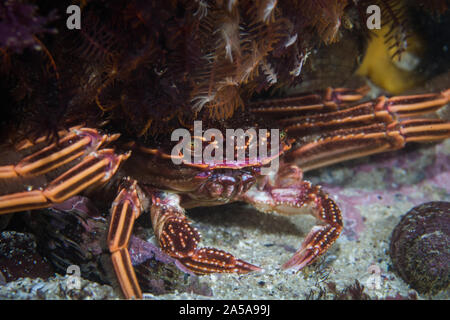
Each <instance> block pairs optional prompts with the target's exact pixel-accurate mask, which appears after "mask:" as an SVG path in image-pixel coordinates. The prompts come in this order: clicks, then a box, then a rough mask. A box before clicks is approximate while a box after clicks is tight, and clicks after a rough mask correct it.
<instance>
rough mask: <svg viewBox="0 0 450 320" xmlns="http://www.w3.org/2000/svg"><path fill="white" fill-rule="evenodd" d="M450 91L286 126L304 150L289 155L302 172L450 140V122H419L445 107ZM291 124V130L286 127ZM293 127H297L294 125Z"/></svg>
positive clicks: (307, 118)
mask: <svg viewBox="0 0 450 320" xmlns="http://www.w3.org/2000/svg"><path fill="white" fill-rule="evenodd" d="M449 100H450V90H447V91H444V92H442V93H439V94H425V95H416V96H401V97H393V98H389V99H387V98H385V97H380V98H378V99H377V100H374V101H371V102H367V103H364V104H360V105H358V106H355V107H351V108H348V109H345V110H341V111H337V112H332V113H327V114H318V115H312V116H303V117H300V118H297V119H295V118H292V119H290V120H285V122H286V123H285V124H284V125H287V131H288V133H290V134H292V135H294V136H297V137H299V142H300V147H298V148H297V149H296V150H294V151H293V152H291V153H290V154H289V155H288V158H289V160H290V161H295V163H296V164H297V165H299V166H300V167H301V168H302V170H303V171H308V170H311V169H315V168H319V167H323V166H326V165H330V164H332V163H336V162H340V161H344V160H349V159H354V158H358V157H363V156H367V155H371V154H375V153H380V152H385V151H393V150H397V149H400V148H403V147H404V145H405V144H406V143H408V142H413V141H414V142H427V141H436V140H442V139H446V138H449V137H450V122H448V121H445V120H441V119H430V118H416V117H417V116H420V115H422V114H426V113H429V112H432V111H436V110H437V109H439V108H441V107H442V106H444V105H445V104H446V103H448V102H449ZM289 121H292V123H291V124H289V125H288V124H287V122H289ZM294 123H295V124H294Z"/></svg>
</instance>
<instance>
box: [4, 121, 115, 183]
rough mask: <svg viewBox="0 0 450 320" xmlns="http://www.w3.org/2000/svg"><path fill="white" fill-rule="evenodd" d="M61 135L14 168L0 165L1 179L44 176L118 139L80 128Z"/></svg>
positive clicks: (26, 143) (22, 145)
mask: <svg viewBox="0 0 450 320" xmlns="http://www.w3.org/2000/svg"><path fill="white" fill-rule="evenodd" d="M61 134H62V135H63V136H62V137H61V138H60V139H59V140H58V141H57V142H54V143H52V144H50V145H49V146H46V147H44V148H42V149H41V150H39V151H37V152H35V153H33V154H31V155H29V156H27V157H25V158H24V159H22V160H21V161H20V162H19V163H17V164H16V165H8V166H0V179H8V178H17V177H30V176H37V175H42V174H45V173H47V172H50V171H52V170H55V169H57V168H59V167H61V166H63V165H64V164H67V163H69V162H71V161H73V160H75V159H77V158H80V157H81V156H83V155H85V154H88V153H90V152H94V151H96V150H98V149H99V148H100V147H101V146H102V145H104V144H105V143H109V142H111V141H114V140H116V139H117V138H118V135H106V134H100V133H99V132H98V131H97V130H95V129H91V128H79V127H74V128H72V129H70V131H69V132H61ZM43 142H45V138H39V139H37V140H36V141H35V143H32V142H31V141H28V140H25V141H23V142H22V143H20V144H19V145H18V146H17V149H18V150H22V149H26V148H29V147H32V146H33V145H35V144H39V143H43Z"/></svg>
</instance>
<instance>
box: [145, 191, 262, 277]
mask: <svg viewBox="0 0 450 320" xmlns="http://www.w3.org/2000/svg"><path fill="white" fill-rule="evenodd" d="M151 218H152V224H153V230H154V231H155V236H156V238H157V239H158V240H159V244H160V246H161V249H162V250H163V251H164V252H166V253H167V254H169V255H170V256H172V257H173V258H175V259H177V260H178V261H179V262H180V263H181V264H182V265H183V266H184V267H185V268H187V269H188V270H190V271H192V272H194V273H196V274H208V273H247V272H250V271H258V270H261V269H260V268H258V267H256V266H254V265H251V264H249V263H247V262H245V261H242V260H239V259H236V258H235V257H234V256H233V255H231V254H229V253H227V252H224V251H222V250H218V249H215V248H199V247H198V246H197V244H198V242H199V241H200V234H199V233H198V231H197V230H196V229H195V228H193V227H191V226H190V224H189V221H188V219H187V218H186V216H185V215H184V209H183V208H182V207H181V206H180V197H179V196H178V195H177V194H170V193H165V192H160V191H154V192H152V206H151Z"/></svg>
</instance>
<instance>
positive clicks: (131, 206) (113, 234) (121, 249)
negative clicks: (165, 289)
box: [107, 180, 145, 299]
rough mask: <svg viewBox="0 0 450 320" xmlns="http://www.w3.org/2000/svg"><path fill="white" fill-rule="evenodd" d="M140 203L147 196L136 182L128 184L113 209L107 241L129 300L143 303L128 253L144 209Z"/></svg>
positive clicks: (114, 203) (120, 281) (123, 186)
mask: <svg viewBox="0 0 450 320" xmlns="http://www.w3.org/2000/svg"><path fill="white" fill-rule="evenodd" d="M140 199H145V195H144V194H143V193H142V191H141V189H140V188H139V186H138V185H137V183H136V181H130V180H126V181H125V185H122V186H121V190H120V192H119V194H118V195H117V197H116V199H115V200H114V202H113V204H112V207H111V222H110V225H109V231H108V240H107V241H108V246H109V251H110V252H111V259H112V263H113V267H114V271H115V273H116V276H117V279H118V280H119V284H120V287H121V288H122V292H123V294H124V295H125V297H126V298H127V299H142V292H141V288H140V286H139V283H138V281H137V278H136V274H135V272H134V268H133V265H132V264H131V258H130V253H129V252H128V243H129V241H130V236H131V233H132V231H133V225H134V221H135V220H136V219H137V218H138V217H139V216H140V215H141V213H142V211H143V209H144V207H143V205H142V202H141V200H140Z"/></svg>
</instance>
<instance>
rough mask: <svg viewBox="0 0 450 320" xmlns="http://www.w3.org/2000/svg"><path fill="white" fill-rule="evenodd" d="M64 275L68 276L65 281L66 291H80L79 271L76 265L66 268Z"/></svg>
mask: <svg viewBox="0 0 450 320" xmlns="http://www.w3.org/2000/svg"><path fill="white" fill-rule="evenodd" d="M66 274H67V275H69V276H68V277H67V279H66V287H67V290H80V289H81V270H80V267H79V266H77V265H76V264H72V265H70V266H68V267H67V270H66Z"/></svg>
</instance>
